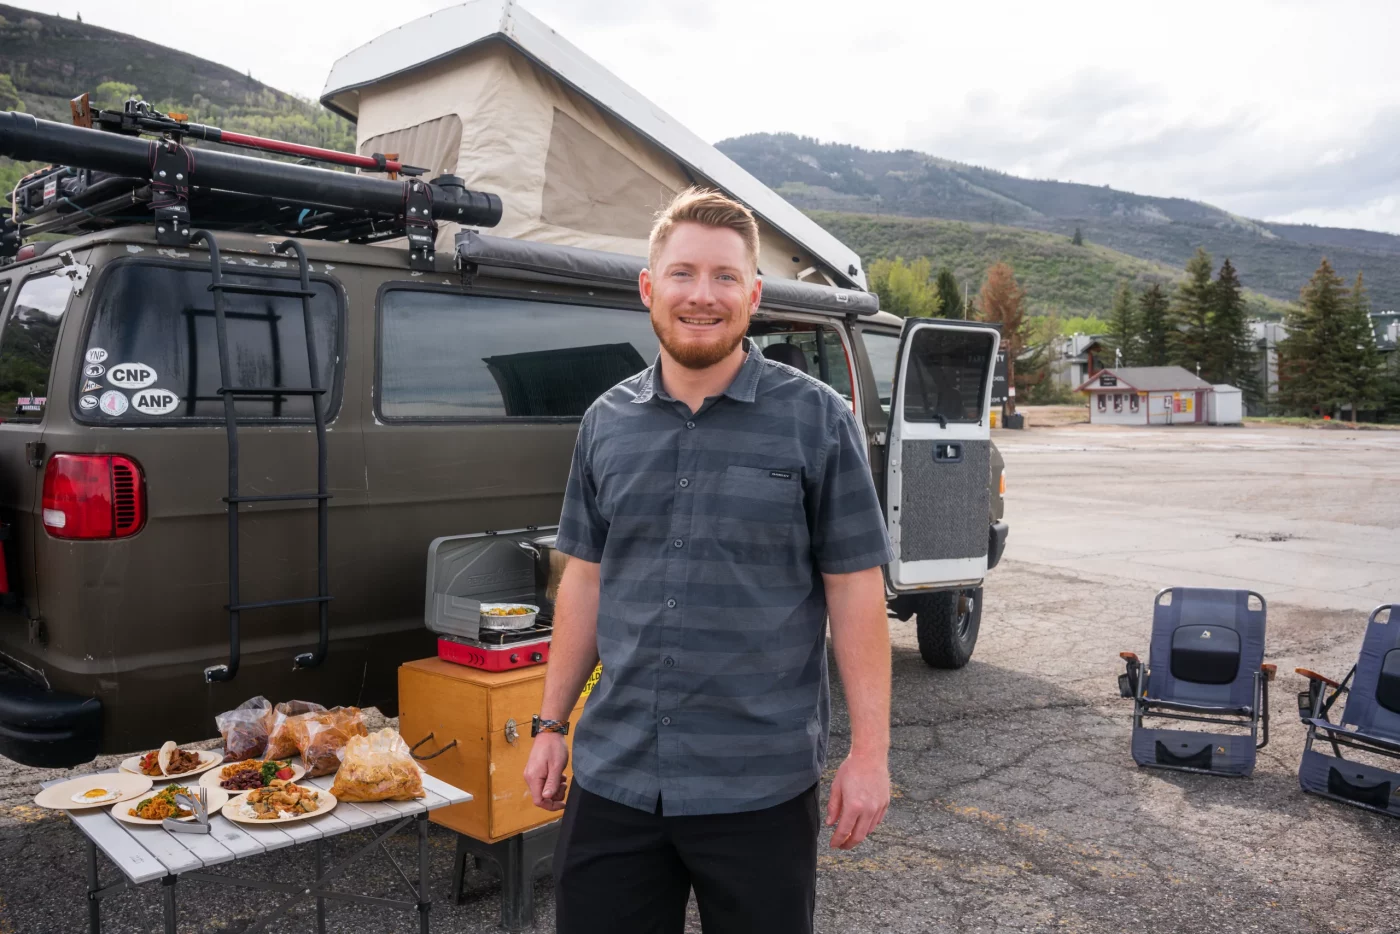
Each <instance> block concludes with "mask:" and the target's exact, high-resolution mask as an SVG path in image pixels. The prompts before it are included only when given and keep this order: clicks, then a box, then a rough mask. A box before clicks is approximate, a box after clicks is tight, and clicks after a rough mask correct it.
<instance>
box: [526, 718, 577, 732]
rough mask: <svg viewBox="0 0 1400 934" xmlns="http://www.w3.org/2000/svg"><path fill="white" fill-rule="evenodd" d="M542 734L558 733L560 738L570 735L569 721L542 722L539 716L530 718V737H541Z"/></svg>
mask: <svg viewBox="0 0 1400 934" xmlns="http://www.w3.org/2000/svg"><path fill="white" fill-rule="evenodd" d="M541 733H558V734H559V735H560V736H568V735H569V721H568V720H541V719H540V717H539V715H538V714H536V715H535V716H533V717H531V718H530V735H531V736H539V735H540V734H541Z"/></svg>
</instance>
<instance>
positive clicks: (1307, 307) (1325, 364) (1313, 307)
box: [1278, 257, 1351, 415]
mask: <svg viewBox="0 0 1400 934" xmlns="http://www.w3.org/2000/svg"><path fill="white" fill-rule="evenodd" d="M1349 300H1350V296H1349V295H1348V294H1347V289H1346V285H1345V284H1344V283H1343V282H1342V279H1341V277H1340V276H1338V275H1337V273H1336V272H1335V271H1334V270H1333V269H1332V264H1331V263H1330V262H1328V261H1327V259H1326V258H1325V257H1324V258H1323V260H1322V264H1321V265H1319V266H1318V267H1317V272H1315V273H1313V277H1312V278H1311V279H1310V280H1308V284H1307V285H1305V286H1303V292H1302V294H1301V295H1300V296H1299V300H1298V304H1296V305H1294V306H1292V307H1291V308H1290V309H1289V311H1288V314H1287V315H1286V316H1285V317H1284V325H1285V327H1286V328H1287V329H1288V336H1287V337H1286V338H1284V339H1283V340H1281V341H1279V347H1278V397H1279V403H1280V404H1281V405H1283V406H1284V407H1285V408H1288V409H1290V410H1292V411H1295V412H1312V413H1316V414H1320V415H1322V414H1325V415H1332V414H1335V413H1336V410H1337V408H1338V407H1339V406H1341V405H1343V404H1344V403H1347V402H1350V401H1351V400H1350V399H1349V398H1347V397H1348V396H1349V395H1350V392H1349V391H1348V390H1347V389H1346V388H1345V386H1344V385H1343V384H1342V382H1341V380H1339V378H1338V369H1337V363H1338V348H1339V347H1340V346H1341V342H1342V339H1343V333H1342V332H1343V326H1344V318H1345V316H1346V311H1345V307H1344V306H1345V305H1346V304H1347V303H1348V301H1349Z"/></svg>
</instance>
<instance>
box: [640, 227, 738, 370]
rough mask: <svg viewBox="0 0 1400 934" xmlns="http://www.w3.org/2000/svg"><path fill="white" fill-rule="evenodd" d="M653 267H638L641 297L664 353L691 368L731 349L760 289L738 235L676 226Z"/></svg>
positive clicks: (717, 359) (700, 367)
mask: <svg viewBox="0 0 1400 934" xmlns="http://www.w3.org/2000/svg"><path fill="white" fill-rule="evenodd" d="M653 265H654V268H652V269H646V270H643V271H642V275H641V281H640V287H641V293H642V301H643V302H644V303H645V304H646V306H647V307H648V308H650V309H651V326H652V329H653V330H654V331H656V336H657V338H658V339H660V341H661V346H662V347H664V348H665V349H666V352H667V353H668V354H669V355H670V356H671V357H672V358H673V359H674V360H675V361H676V362H677V363H679V364H680V365H681V366H683V367H686V368H687V369H691V370H703V369H705V368H706V367H710V366H714V365H715V364H716V363H719V362H720V361H721V360H723V359H724V358H725V357H727V356H729V355H730V354H731V353H733V352H734V348H735V347H738V346H739V343H740V341H742V340H743V339H744V333H745V332H746V331H747V330H748V327H749V314H750V313H751V312H752V311H753V309H754V308H755V307H756V306H757V305H758V299H759V294H760V292H761V291H762V288H763V283H762V282H760V281H758V276H757V271H756V270H755V269H754V268H753V266H752V265H751V264H750V263H749V259H748V256H747V255H746V253H745V251H744V239H743V237H741V236H739V234H738V232H737V231H733V230H730V229H729V228H727V227H709V226H706V225H704V224H696V223H682V224H677V225H676V226H675V228H673V229H672V231H671V235H670V237H668V238H667V239H666V242H665V243H664V244H663V245H662V247H661V252H660V253H659V254H658V255H657V257H656V262H655V263H654V264H653Z"/></svg>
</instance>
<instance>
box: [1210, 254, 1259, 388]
mask: <svg viewBox="0 0 1400 934" xmlns="http://www.w3.org/2000/svg"><path fill="white" fill-rule="evenodd" d="M1243 293H1244V286H1242V285H1241V284H1240V277H1239V274H1238V273H1236V272H1235V267H1234V265H1233V264H1232V263H1231V262H1230V259H1229V257H1226V258H1225V262H1223V263H1221V264H1220V272H1219V273H1218V274H1217V275H1216V278H1215V286H1214V289H1213V294H1212V299H1213V307H1212V308H1211V315H1210V319H1209V321H1208V322H1207V328H1206V349H1205V358H1206V359H1205V362H1204V364H1203V366H1202V370H1201V375H1202V376H1203V377H1204V378H1206V379H1208V380H1210V381H1211V382H1212V383H1228V384H1229V385H1231V386H1234V387H1236V388H1238V389H1240V390H1242V391H1243V392H1244V397H1245V400H1246V401H1248V402H1250V403H1251V404H1252V405H1255V406H1257V405H1258V403H1259V401H1260V400H1259V398H1258V387H1259V380H1258V378H1257V377H1256V375H1255V368H1256V366H1257V360H1256V354H1255V352H1254V339H1253V335H1252V334H1251V333H1250V330H1249V318H1248V317H1247V315H1246V313H1245V307H1244V295H1243Z"/></svg>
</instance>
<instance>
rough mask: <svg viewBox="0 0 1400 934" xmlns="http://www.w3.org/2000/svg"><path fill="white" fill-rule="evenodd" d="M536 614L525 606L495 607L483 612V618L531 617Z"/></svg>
mask: <svg viewBox="0 0 1400 934" xmlns="http://www.w3.org/2000/svg"><path fill="white" fill-rule="evenodd" d="M533 612H535V611H534V610H532V609H530V608H529V607H524V606H493V607H489V608H487V609H483V610H482V611H481V615H482V616H529V615H530V614H531V613H533Z"/></svg>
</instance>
